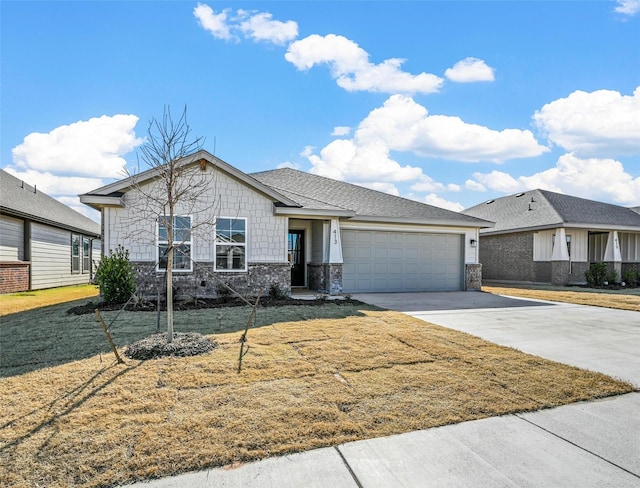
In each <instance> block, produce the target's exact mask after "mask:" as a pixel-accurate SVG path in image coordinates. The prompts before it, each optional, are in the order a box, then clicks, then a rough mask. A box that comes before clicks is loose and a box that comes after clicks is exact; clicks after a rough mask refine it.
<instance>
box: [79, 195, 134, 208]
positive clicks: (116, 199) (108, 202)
mask: <svg viewBox="0 0 640 488" xmlns="http://www.w3.org/2000/svg"><path fill="white" fill-rule="evenodd" d="M80 203H84V204H85V205H88V206H89V207H91V208H93V209H95V210H100V209H102V208H104V207H124V201H123V198H122V195H118V196H113V195H109V196H107V195H92V194H85V195H80Z"/></svg>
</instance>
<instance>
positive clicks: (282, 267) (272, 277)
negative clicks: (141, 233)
mask: <svg viewBox="0 0 640 488" xmlns="http://www.w3.org/2000/svg"><path fill="white" fill-rule="evenodd" d="M132 264H133V266H134V269H135V270H136V282H137V283H138V294H139V295H140V296H141V297H144V298H155V297H156V296H157V294H158V290H160V294H161V296H162V294H163V293H164V289H165V274H164V273H163V272H160V273H159V272H157V271H156V265H155V263H148V262H133V263H132ZM220 281H222V282H223V283H226V284H228V285H229V286H231V287H232V288H233V289H234V290H236V291H237V292H238V293H240V294H241V295H245V296H257V295H258V293H260V294H261V295H262V296H264V295H268V294H269V289H270V288H271V285H272V284H274V283H277V284H278V285H279V286H280V288H281V289H283V290H284V291H286V292H287V293H290V292H291V267H290V266H289V263H249V270H248V271H247V272H245V273H224V272H215V273H214V271H213V263H212V262H201V263H195V264H194V270H193V271H192V272H188V273H177V272H174V273H173V287H174V295H175V297H176V300H187V299H191V298H195V297H199V298H214V297H217V296H218V295H219V293H218V286H219V283H220Z"/></svg>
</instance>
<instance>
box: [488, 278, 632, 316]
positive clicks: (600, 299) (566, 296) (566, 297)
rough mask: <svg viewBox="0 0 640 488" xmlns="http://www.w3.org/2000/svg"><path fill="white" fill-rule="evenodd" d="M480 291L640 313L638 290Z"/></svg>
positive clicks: (522, 287) (551, 288)
mask: <svg viewBox="0 0 640 488" xmlns="http://www.w3.org/2000/svg"><path fill="white" fill-rule="evenodd" d="M482 291H486V292H488V293H494V294H496V295H510V296H516V297H522V298H533V299H538V300H550V301H553V302H566V303H575V304H578V305H592V306H595V307H605V308H617V309H621V310H633V311H636V312H640V288H632V289H626V290H596V289H592V288H578V287H568V286H565V287H561V286H552V285H532V284H527V285H511V284H509V285H504V284H500V285H491V286H483V287H482Z"/></svg>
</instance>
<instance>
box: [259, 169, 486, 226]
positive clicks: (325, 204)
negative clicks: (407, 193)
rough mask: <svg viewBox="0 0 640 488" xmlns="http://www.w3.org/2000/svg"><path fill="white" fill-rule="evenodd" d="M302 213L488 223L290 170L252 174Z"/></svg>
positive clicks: (417, 221)
mask: <svg viewBox="0 0 640 488" xmlns="http://www.w3.org/2000/svg"><path fill="white" fill-rule="evenodd" d="M251 176H253V177H254V178H255V179H257V180H259V181H261V182H262V183H264V184H265V185H268V186H270V187H271V188H273V189H275V190H277V191H278V192H280V193H284V194H286V195H289V196H290V197H291V198H292V199H294V200H296V201H297V202H298V203H299V204H300V205H301V206H302V208H303V209H306V210H335V211H336V212H339V211H342V212H345V216H351V217H353V218H357V219H366V220H379V221H392V222H393V221H396V222H415V223H431V224H442V225H460V226H471V227H489V226H491V223H490V222H486V221H484V220H481V219H478V218H475V217H472V216H469V215H464V214H461V213H458V212H454V211H452V210H446V209H444V208H440V207H435V206H432V205H427V204H425V203H420V202H416V201H414V200H409V199H407V198H402V197H397V196H394V195H389V194H388V193H383V192H380V191H376V190H371V189H369V188H365V187H362V186H358V185H354V184H351V183H346V182H344V181H339V180H334V179H331V178H326V177H324V176H318V175H313V174H310V173H306V172H303V171H298V170H295V169H291V168H281V169H275V170H271V171H263V172H260V173H252V174H251Z"/></svg>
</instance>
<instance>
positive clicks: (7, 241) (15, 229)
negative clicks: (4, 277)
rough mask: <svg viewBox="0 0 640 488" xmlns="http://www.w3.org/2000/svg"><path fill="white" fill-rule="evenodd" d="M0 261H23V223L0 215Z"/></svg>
mask: <svg viewBox="0 0 640 488" xmlns="http://www.w3.org/2000/svg"><path fill="white" fill-rule="evenodd" d="M0 261H24V221H23V220H21V219H16V218H13V217H8V216H6V215H0Z"/></svg>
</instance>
